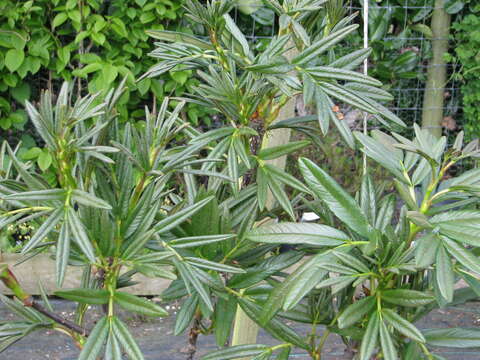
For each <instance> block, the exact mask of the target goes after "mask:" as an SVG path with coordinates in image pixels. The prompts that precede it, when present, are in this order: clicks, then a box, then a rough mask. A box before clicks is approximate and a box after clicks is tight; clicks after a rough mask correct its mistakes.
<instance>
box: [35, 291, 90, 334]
mask: <svg viewBox="0 0 480 360" xmlns="http://www.w3.org/2000/svg"><path fill="white" fill-rule="evenodd" d="M31 307H32V308H34V309H35V310H37V311H38V312H40V313H42V314H43V315H45V316H46V317H48V318H50V319H52V320H53V321H55V322H57V323H59V324H60V325H63V326H65V327H66V328H67V329H70V330H72V331H75V332H76V333H78V334H80V335H83V336H88V335H90V330H88V329H86V328H83V327H81V326H80V325H78V324H75V323H74V322H73V321H70V320H68V319H65V318H64V317H61V316H60V315H58V314H56V313H54V312H51V311H50V310H48V309H46V308H44V307H43V306H42V305H40V304H39V303H38V302H36V301H35V300H32V305H31Z"/></svg>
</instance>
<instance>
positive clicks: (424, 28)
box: [410, 24, 433, 39]
mask: <svg viewBox="0 0 480 360" xmlns="http://www.w3.org/2000/svg"><path fill="white" fill-rule="evenodd" d="M410 28H411V29H412V30H414V31H418V32H419V33H421V34H423V35H424V36H425V37H426V38H427V39H431V38H433V32H432V29H430V27H429V26H428V25H425V24H414V25H412V26H411V27H410Z"/></svg>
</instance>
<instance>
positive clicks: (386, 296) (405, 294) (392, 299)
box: [381, 289, 435, 307]
mask: <svg viewBox="0 0 480 360" xmlns="http://www.w3.org/2000/svg"><path fill="white" fill-rule="evenodd" d="M381 298H382V300H384V301H386V302H389V303H390V304H395V305H401V306H410V307H419V306H423V305H427V304H429V303H431V302H432V301H433V300H435V297H434V296H433V295H430V294H425V293H423V292H421V291H416V290H406V289H393V290H384V291H382V292H381Z"/></svg>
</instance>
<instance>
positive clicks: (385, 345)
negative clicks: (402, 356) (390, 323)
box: [380, 321, 398, 360]
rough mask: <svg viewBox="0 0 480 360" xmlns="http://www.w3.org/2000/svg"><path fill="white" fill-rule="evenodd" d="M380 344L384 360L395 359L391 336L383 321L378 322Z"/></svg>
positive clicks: (396, 357) (396, 355)
mask: <svg viewBox="0 0 480 360" xmlns="http://www.w3.org/2000/svg"><path fill="white" fill-rule="evenodd" d="M380 344H381V345H382V353H383V357H384V359H385V360H397V359H398V354H397V350H396V349H395V345H394V344H393V340H392V336H391V335H390V333H389V332H388V329H387V326H386V325H385V323H384V322H383V321H381V322H380Z"/></svg>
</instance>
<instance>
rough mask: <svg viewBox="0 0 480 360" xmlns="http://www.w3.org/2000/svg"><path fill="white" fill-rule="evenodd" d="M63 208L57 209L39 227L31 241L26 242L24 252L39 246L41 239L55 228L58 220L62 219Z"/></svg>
mask: <svg viewBox="0 0 480 360" xmlns="http://www.w3.org/2000/svg"><path fill="white" fill-rule="evenodd" d="M62 215H63V208H60V209H57V210H55V211H54V212H53V213H51V214H50V216H49V217H48V218H47V220H45V222H44V223H43V224H42V225H41V226H40V227H39V228H38V230H37V231H36V232H35V234H34V235H33V236H32V238H31V239H30V241H29V242H28V243H26V244H25V246H24V247H23V249H22V253H23V254H24V253H26V252H27V251H28V250H30V249H32V248H34V247H35V246H37V245H38V244H39V243H40V241H42V240H43V239H44V238H45V237H46V236H48V234H50V232H51V231H52V230H53V229H54V228H55V226H56V225H57V224H58V222H59V221H60V220H61V219H62Z"/></svg>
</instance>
